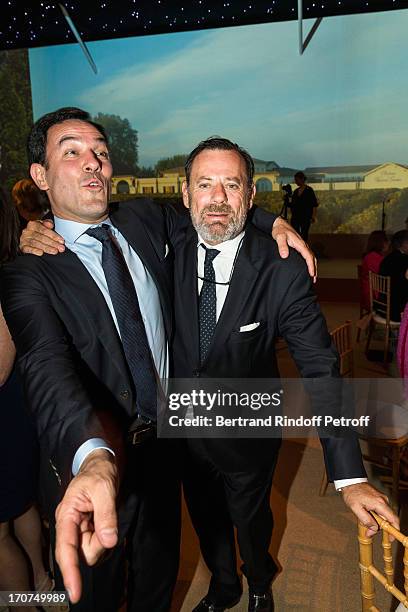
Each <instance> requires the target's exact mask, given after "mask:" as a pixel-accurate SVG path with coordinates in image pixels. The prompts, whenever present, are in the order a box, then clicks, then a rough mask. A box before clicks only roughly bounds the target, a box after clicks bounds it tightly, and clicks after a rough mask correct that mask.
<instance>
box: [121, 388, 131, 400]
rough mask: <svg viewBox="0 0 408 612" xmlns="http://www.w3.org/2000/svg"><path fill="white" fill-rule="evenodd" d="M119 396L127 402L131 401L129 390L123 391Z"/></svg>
mask: <svg viewBox="0 0 408 612" xmlns="http://www.w3.org/2000/svg"><path fill="white" fill-rule="evenodd" d="M119 395H120V399H123V400H127V399H129V395H130V393H129V391H128V390H127V389H125V390H124V391H121V392H120V394H119Z"/></svg>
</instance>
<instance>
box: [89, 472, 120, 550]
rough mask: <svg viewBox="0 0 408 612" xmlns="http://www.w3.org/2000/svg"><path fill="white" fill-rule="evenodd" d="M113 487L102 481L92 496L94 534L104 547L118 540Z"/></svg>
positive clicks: (111, 545)
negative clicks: (101, 484)
mask: <svg viewBox="0 0 408 612" xmlns="http://www.w3.org/2000/svg"><path fill="white" fill-rule="evenodd" d="M115 498H116V492H115V489H114V487H113V486H112V487H111V486H109V485H108V483H103V486H101V488H100V490H99V491H98V492H97V493H96V494H95V496H94V498H93V504H94V514H93V520H94V527H95V532H96V535H97V537H98V539H99V541H100V542H101V544H102V545H103V546H104V547H105V548H113V547H114V546H116V544H117V541H118V521H117V516H116V504H115Z"/></svg>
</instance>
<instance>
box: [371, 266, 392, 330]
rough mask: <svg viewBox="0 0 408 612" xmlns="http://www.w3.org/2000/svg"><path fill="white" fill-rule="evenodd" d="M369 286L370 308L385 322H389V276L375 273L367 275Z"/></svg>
mask: <svg viewBox="0 0 408 612" xmlns="http://www.w3.org/2000/svg"><path fill="white" fill-rule="evenodd" d="M368 282H369V286H370V308H371V312H375V313H377V314H378V315H380V317H383V319H386V320H387V322H389V320H390V312H391V279H390V277H389V276H381V274H376V273H375V272H371V270H370V272H369V273H368Z"/></svg>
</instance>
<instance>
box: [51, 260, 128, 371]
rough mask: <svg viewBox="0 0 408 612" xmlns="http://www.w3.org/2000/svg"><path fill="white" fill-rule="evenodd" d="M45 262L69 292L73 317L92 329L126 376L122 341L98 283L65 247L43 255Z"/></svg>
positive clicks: (113, 361)
mask: <svg viewBox="0 0 408 612" xmlns="http://www.w3.org/2000/svg"><path fill="white" fill-rule="evenodd" d="M47 263H48V265H49V266H50V267H51V268H52V275H53V276H55V277H56V278H58V280H59V281H60V282H61V283H62V284H63V287H64V289H63V291H64V292H67V293H69V294H70V295H69V297H68V299H69V303H70V305H71V306H70V308H71V307H72V309H75V314H76V316H77V318H78V319H81V318H83V325H84V327H85V326H89V328H90V329H91V330H93V334H94V337H95V338H97V339H98V340H99V342H100V343H101V344H102V346H103V347H104V349H105V350H106V351H107V353H108V355H109V359H110V360H111V362H112V363H113V364H114V365H115V366H116V367H117V369H118V371H119V373H120V375H121V376H127V375H128V368H127V364H126V361H125V356H124V353H123V348H122V343H121V341H120V338H119V334H118V332H117V330H116V327H115V323H114V321H113V319H112V315H111V313H110V311H109V308H108V306H107V304H106V302H105V299H104V297H103V295H102V293H101V291H100V289H99V287H98V285H97V284H96V283H95V281H94V280H93V278H92V276H91V275H90V274H89V272H88V270H87V269H86V267H85V266H84V265H83V263H82V262H81V260H80V259H79V257H77V255H75V253H73V252H72V251H70V250H69V249H66V250H65V251H64V253H60V254H59V255H57V256H55V255H50V256H47ZM79 313H81V314H82V317H81V315H80V314H79Z"/></svg>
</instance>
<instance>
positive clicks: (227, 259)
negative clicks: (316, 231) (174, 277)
mask: <svg viewBox="0 0 408 612" xmlns="http://www.w3.org/2000/svg"><path fill="white" fill-rule="evenodd" d="M244 234H245V232H241V233H240V234H239V235H238V236H236V237H235V238H233V239H232V240H226V241H225V242H220V243H219V244H216V245H211V244H208V243H207V242H205V241H204V240H203V239H202V238H201V236H200V235H198V243H197V272H198V277H200V276H201V277H202V278H204V260H205V249H203V248H202V246H201V245H204V246H205V247H206V248H208V249H217V251H220V252H219V254H218V255H217V257H215V259H214V260H213V267H214V272H215V280H216V281H217V282H219V283H227V282H228V281H229V280H230V278H231V274H232V272H233V267H234V263H235V261H236V257H237V254H238V249H240V248H241V244H242V239H243V237H244ZM202 286H203V281H202V280H201V279H200V278H198V294H200V291H201V288H202ZM228 289H229V285H216V297H217V321H218V319H219V316H220V314H221V311H222V308H223V306H224V302H225V298H226V297H227V293H228ZM361 482H367V478H346V479H343V480H335V481H334V486H335V487H336V490H337V491H341V489H342V488H343V487H347V486H348V485H352V484H359V483H361Z"/></svg>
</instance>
